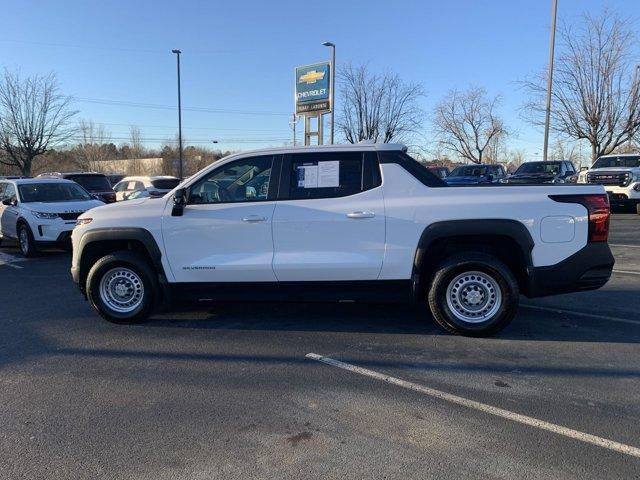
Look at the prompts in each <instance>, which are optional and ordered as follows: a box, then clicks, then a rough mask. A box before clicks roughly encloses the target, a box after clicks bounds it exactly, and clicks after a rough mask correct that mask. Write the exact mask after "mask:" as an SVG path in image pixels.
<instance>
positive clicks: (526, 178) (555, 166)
mask: <svg viewBox="0 0 640 480" xmlns="http://www.w3.org/2000/svg"><path fill="white" fill-rule="evenodd" d="M574 175H576V167H575V166H574V165H573V163H571V162H569V161H566V160H560V161H549V162H525V163H523V164H522V165H520V166H519V167H518V169H517V170H516V171H515V172H514V173H513V174H512V175H509V176H508V177H507V178H506V179H504V180H503V183H520V184H531V183H565V182H566V183H570V182H569V179H570V178H571V177H573V176H574Z"/></svg>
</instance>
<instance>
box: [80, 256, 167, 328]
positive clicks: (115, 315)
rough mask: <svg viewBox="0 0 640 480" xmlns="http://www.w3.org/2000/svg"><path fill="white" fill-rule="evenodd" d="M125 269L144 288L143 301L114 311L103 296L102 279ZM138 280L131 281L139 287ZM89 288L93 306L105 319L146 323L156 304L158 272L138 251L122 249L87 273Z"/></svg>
mask: <svg viewBox="0 0 640 480" xmlns="http://www.w3.org/2000/svg"><path fill="white" fill-rule="evenodd" d="M123 269H124V270H123ZM125 270H128V271H130V272H133V273H134V274H135V276H137V279H138V280H139V281H140V282H141V283H142V287H143V288H142V293H141V294H140V297H141V300H140V303H139V304H138V305H137V306H136V307H135V308H134V309H132V310H131V311H126V312H123V311H118V310H115V309H114V308H113V307H112V306H110V305H109V303H108V302H106V301H105V300H104V299H103V297H102V294H101V282H102V281H103V278H104V277H105V275H106V274H109V275H112V274H114V273H113V272H114V271H122V272H124V271H125ZM138 280H135V279H134V281H133V282H131V283H132V284H133V285H136V286H138ZM105 282H107V280H105ZM107 290H108V289H107ZM86 291H87V298H88V299H89V302H90V303H91V306H92V307H93V308H94V309H95V310H96V311H97V312H98V314H99V315H100V316H101V317H102V318H104V319H105V320H108V321H109V322H112V323H118V324H132V323H141V322H143V321H144V320H146V319H147V317H148V316H149V315H150V314H151V312H152V311H153V308H154V306H155V300H156V292H158V291H159V290H158V281H157V275H156V274H155V272H154V271H153V269H152V268H151V266H150V264H149V262H148V260H147V258H146V257H145V256H144V255H142V254H140V253H137V252H131V251H126V250H122V251H117V252H114V253H111V254H109V255H106V256H104V257H102V258H101V259H100V260H98V261H97V262H96V263H95V264H94V265H93V267H91V270H89V275H87V283H86ZM110 291H111V290H110Z"/></svg>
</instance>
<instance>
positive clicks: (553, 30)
mask: <svg viewBox="0 0 640 480" xmlns="http://www.w3.org/2000/svg"><path fill="white" fill-rule="evenodd" d="M557 14H558V0H551V34H550V39H549V73H548V74H547V108H546V111H545V119H544V150H543V153H542V160H543V161H545V162H546V161H547V155H548V153H549V118H550V117H551V89H552V87H553V53H554V49H555V44H556V16H557Z"/></svg>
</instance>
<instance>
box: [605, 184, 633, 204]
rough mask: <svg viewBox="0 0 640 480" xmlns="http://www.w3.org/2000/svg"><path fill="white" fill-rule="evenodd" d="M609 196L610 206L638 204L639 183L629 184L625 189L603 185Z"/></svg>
mask: <svg viewBox="0 0 640 480" xmlns="http://www.w3.org/2000/svg"><path fill="white" fill-rule="evenodd" d="M603 186H604V188H605V190H606V191H607V195H609V203H611V204H612V205H635V204H636V203H640V182H634V183H631V185H629V186H626V187H619V186H616V185H603Z"/></svg>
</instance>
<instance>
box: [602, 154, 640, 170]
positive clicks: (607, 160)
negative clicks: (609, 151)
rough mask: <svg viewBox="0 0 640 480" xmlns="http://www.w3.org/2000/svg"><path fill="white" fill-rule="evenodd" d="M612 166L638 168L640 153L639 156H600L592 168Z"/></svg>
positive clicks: (639, 165)
mask: <svg viewBox="0 0 640 480" xmlns="http://www.w3.org/2000/svg"><path fill="white" fill-rule="evenodd" d="M612 167H626V168H638V167H640V155H637V156H625V157H600V158H599V159H598V160H596V163H594V164H593V167H591V168H612Z"/></svg>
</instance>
